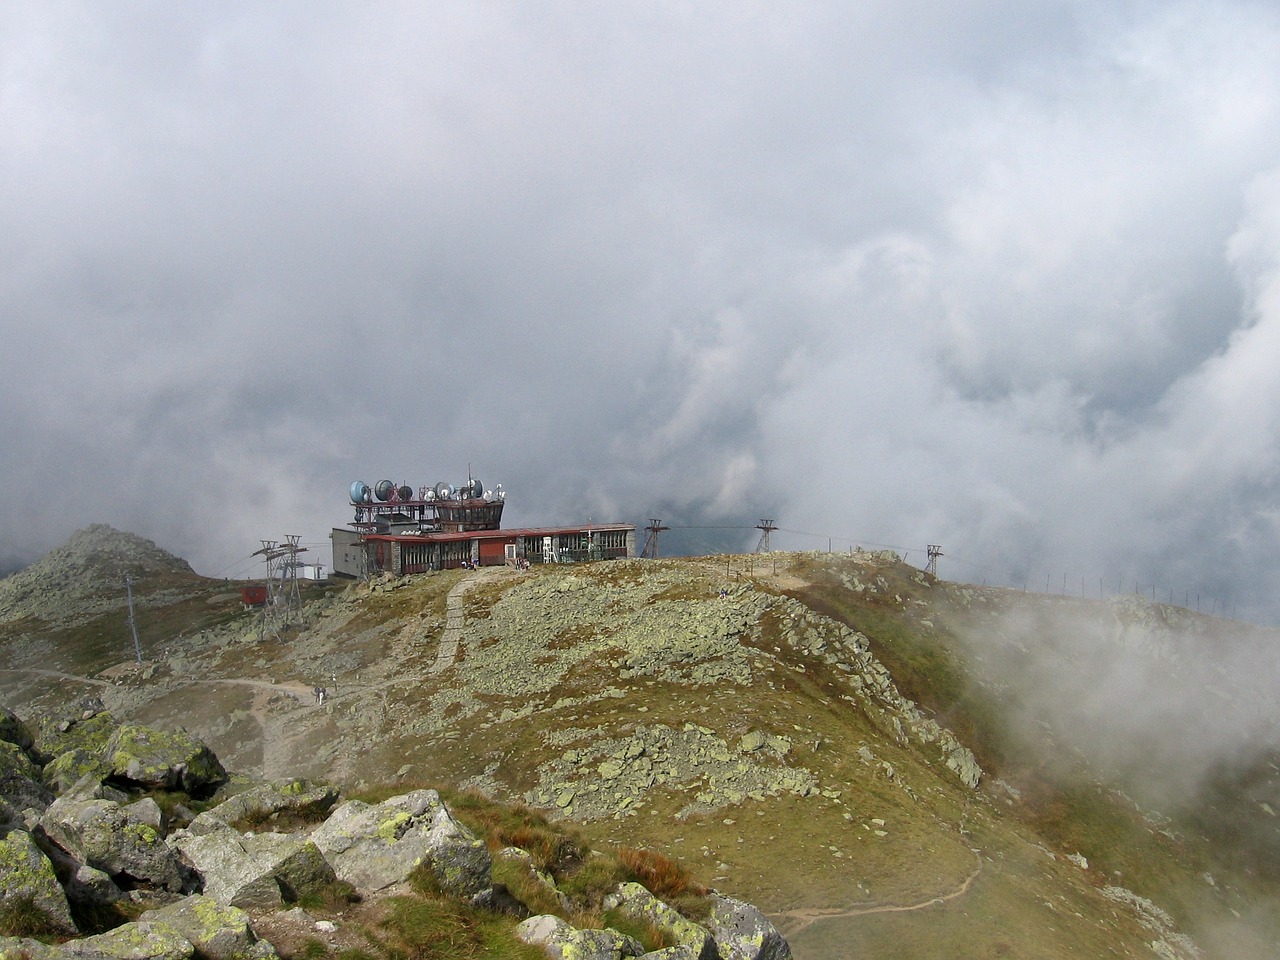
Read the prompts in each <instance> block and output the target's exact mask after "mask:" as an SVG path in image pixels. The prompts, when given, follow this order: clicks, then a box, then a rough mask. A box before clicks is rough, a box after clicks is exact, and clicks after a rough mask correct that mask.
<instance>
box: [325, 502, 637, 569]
mask: <svg viewBox="0 0 1280 960" xmlns="http://www.w3.org/2000/svg"><path fill="white" fill-rule="evenodd" d="M506 496H507V495H506V492H505V491H504V490H503V489H502V485H501V484H498V486H497V487H496V488H495V489H493V490H486V489H485V488H484V485H483V484H482V483H481V482H480V481H479V480H477V479H475V478H471V477H468V478H467V481H466V483H463V484H461V485H459V486H457V487H454V486H453V485H452V484H448V483H444V482H441V483H437V484H436V485H435V486H430V487H427V486H424V487H419V488H418V489H417V490H416V491H415V490H414V489H413V488H412V487H409V486H397V485H396V484H394V483H392V482H391V481H390V480H381V481H379V482H378V483H377V484H376V485H375V486H373V487H370V486H369V485H368V484H366V483H364V482H363V481H361V480H357V481H356V482H355V483H353V484H351V506H352V508H353V509H354V511H355V519H354V520H353V521H352V522H351V525H350V526H349V527H334V528H333V532H332V533H331V534H330V535H329V536H330V538H331V539H332V540H333V572H334V573H336V574H339V575H341V576H348V577H367V576H372V575H376V574H379V573H391V574H394V575H396V576H399V575H401V574H406V573H425V572H427V571H429V570H450V569H453V568H455V567H463V566H475V567H481V566H501V565H503V564H513V565H514V564H517V563H526V562H527V563H580V562H582V561H586V560H617V559H621V558H625V557H634V556H635V555H636V528H635V525H634V524H628V523H592V524H587V525H586V526H572V527H526V528H522V529H513V530H503V529H502V508H503V506H504V505H505V504H506Z"/></svg>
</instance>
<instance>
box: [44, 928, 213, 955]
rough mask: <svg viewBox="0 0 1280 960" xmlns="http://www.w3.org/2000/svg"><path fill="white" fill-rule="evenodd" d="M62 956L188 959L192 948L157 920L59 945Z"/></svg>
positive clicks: (173, 930) (178, 932)
mask: <svg viewBox="0 0 1280 960" xmlns="http://www.w3.org/2000/svg"><path fill="white" fill-rule="evenodd" d="M62 950H63V951H64V953H63V954H62V956H63V957H68V956H70V957H80V958H85V960H90V958H92V960H99V958H103V957H105V958H110V960H192V958H193V957H194V956H195V952H196V950H195V947H193V946H192V945H191V941H190V940H188V939H187V938H186V937H184V936H183V935H182V933H181V932H180V931H179V930H178V929H177V927H175V926H173V925H172V924H170V923H165V922H163V921H159V920H147V921H141V920H139V921H137V922H135V923H126V924H124V925H123V926H119V927H116V928H115V929H114V930H108V931H107V932H106V933H100V934H98V935H97V936H94V937H85V938H84V939H82V940H71V941H68V942H67V943H64V944H63V945H62Z"/></svg>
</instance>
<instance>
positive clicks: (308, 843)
mask: <svg viewBox="0 0 1280 960" xmlns="http://www.w3.org/2000/svg"><path fill="white" fill-rule="evenodd" d="M241 844H242V845H243V847H244V850H245V853H247V854H248V855H249V856H250V857H251V858H252V859H253V861H254V862H255V863H257V864H258V867H259V869H261V870H262V871H263V872H264V873H269V874H270V875H271V876H272V877H274V878H275V881H276V883H277V884H279V886H280V894H281V896H282V897H283V898H284V900H285V901H286V902H293V901H295V900H298V899H300V898H302V897H304V896H306V895H307V894H309V893H317V892H319V891H321V890H323V889H324V888H325V887H327V886H328V885H329V884H331V883H333V882H334V881H335V880H337V879H338V878H337V875H336V874H335V873H334V871H333V867H332V866H330V864H329V861H328V860H326V859H325V858H324V854H323V853H321V852H320V848H319V847H317V846H316V845H315V843H313V842H312V840H311V839H310V838H309V837H304V836H296V835H293V834H285V833H258V834H254V835H252V836H247V835H246V836H245V837H244V838H243V839H242V840H241Z"/></svg>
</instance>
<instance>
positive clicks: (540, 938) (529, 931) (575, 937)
mask: <svg viewBox="0 0 1280 960" xmlns="http://www.w3.org/2000/svg"><path fill="white" fill-rule="evenodd" d="M515 936H516V939H517V940H519V941H520V942H521V943H528V944H534V945H536V946H540V947H542V949H543V951H544V952H545V953H546V954H547V956H548V957H551V958H552V960H622V958H623V957H639V956H641V955H642V954H644V947H643V946H641V945H640V943H639V942H638V941H636V940H634V939H632V938H631V937H628V936H627V935H626V934H622V933H619V932H618V931H617V930H578V929H575V928H574V927H573V926H571V925H570V924H568V923H567V922H565V921H564V920H561V919H560V918H559V917H556V916H552V915H550V914H541V915H539V916H536V917H530V918H529V919H528V920H524V921H522V922H521V923H519V924H517V925H516V928H515Z"/></svg>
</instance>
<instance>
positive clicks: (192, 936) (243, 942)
mask: <svg viewBox="0 0 1280 960" xmlns="http://www.w3.org/2000/svg"><path fill="white" fill-rule="evenodd" d="M138 920H139V922H142V923H147V922H149V921H160V922H163V923H166V924H168V925H170V926H172V927H173V928H174V929H176V930H177V931H178V932H179V933H180V934H182V936H183V937H184V938H185V939H186V940H187V941H188V942H189V943H190V944H191V946H192V947H193V948H194V950H195V956H196V957H197V958H199V960H270V958H274V957H276V956H277V954H276V951H275V948H274V947H273V946H272V945H271V944H269V943H267V942H266V941H265V940H259V939H258V935H257V934H256V933H254V930H253V927H252V926H251V925H250V923H249V915H248V914H247V913H245V912H244V911H243V910H239V909H237V908H236V907H231V906H226V905H224V904H221V903H218V902H217V901H216V900H213V899H211V898H209V897H203V896H200V895H199V894H196V895H195V896H191V897H187V898H185V899H183V900H180V901H178V902H177V903H174V904H170V905H169V906H167V907H161V908H160V909H158V910H148V911H147V912H146V913H144V914H142V916H140V917H139V918H138Z"/></svg>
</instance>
